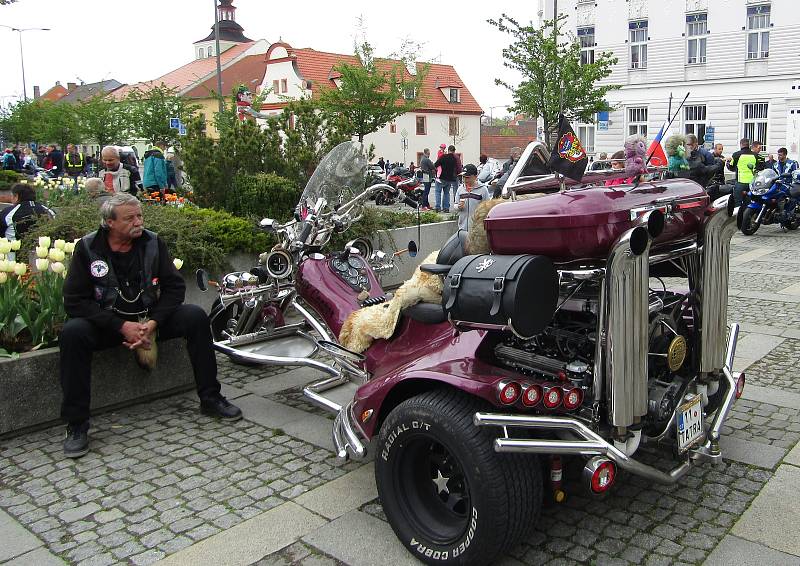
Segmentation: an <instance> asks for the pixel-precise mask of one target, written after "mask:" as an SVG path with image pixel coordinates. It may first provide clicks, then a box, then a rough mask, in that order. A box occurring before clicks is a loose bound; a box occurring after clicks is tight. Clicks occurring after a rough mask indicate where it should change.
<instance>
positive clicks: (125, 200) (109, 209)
mask: <svg viewBox="0 0 800 566" xmlns="http://www.w3.org/2000/svg"><path fill="white" fill-rule="evenodd" d="M129 205H136V206H139V207H141V206H142V203H141V202H139V199H138V198H136V197H135V196H133V195H132V194H130V193H117V194H115V195H114V196H113V197H111V198H110V199H108V200H107V201H106V202H104V203H103V206H101V207H100V216H101V217H102V220H101V221H100V224H101V225H102V226H103V227H104V228H108V221H109V220H116V219H117V207H118V206H129Z"/></svg>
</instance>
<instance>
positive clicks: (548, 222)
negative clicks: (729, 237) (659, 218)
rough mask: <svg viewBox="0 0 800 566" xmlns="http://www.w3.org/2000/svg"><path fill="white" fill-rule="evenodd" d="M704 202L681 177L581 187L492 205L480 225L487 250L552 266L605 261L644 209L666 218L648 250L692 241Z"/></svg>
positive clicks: (696, 188) (703, 195)
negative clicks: (545, 258)
mask: <svg viewBox="0 0 800 566" xmlns="http://www.w3.org/2000/svg"><path fill="white" fill-rule="evenodd" d="M708 204H709V199H708V195H707V194H706V192H705V191H704V190H703V188H702V187H701V186H700V185H698V184H697V183H695V182H694V181H690V180H687V179H668V180H662V181H652V182H647V183H641V184H640V185H639V186H638V187H634V186H633V185H617V186H614V187H587V188H580V189H571V190H568V191H566V192H563V193H553V194H549V195H546V196H540V197H538V198H533V199H530V200H524V198H523V199H520V200H516V201H509V202H506V203H503V204H500V205H498V206H495V207H494V208H493V209H492V210H491V211H490V212H489V214H488V216H487V217H486V221H485V226H486V233H487V236H488V239H489V245H490V247H491V249H492V252H494V253H496V254H539V255H546V256H548V257H550V258H551V259H552V260H553V261H556V262H569V261H574V260H580V259H598V260H605V259H606V258H607V257H608V254H609V252H610V250H611V246H612V245H613V243H614V242H615V241H617V239H618V238H619V236H620V235H621V234H623V233H624V232H625V231H627V230H628V229H630V228H631V227H633V226H635V225H636V224H637V223H639V222H640V221H641V220H640V217H641V216H642V215H644V214H646V213H647V212H649V211H650V210H654V209H658V210H661V211H662V212H663V213H664V214H665V216H666V220H667V221H666V223H665V228H664V231H663V232H662V233H661V235H660V236H658V237H657V238H656V239H655V241H654V242H653V245H652V246H651V250H656V249H658V248H659V247H663V246H666V245H670V244H673V243H676V242H683V241H689V240H695V239H697V235H698V232H699V231H700V227H701V223H702V220H703V217H704V215H705V213H706V209H707V208H708Z"/></svg>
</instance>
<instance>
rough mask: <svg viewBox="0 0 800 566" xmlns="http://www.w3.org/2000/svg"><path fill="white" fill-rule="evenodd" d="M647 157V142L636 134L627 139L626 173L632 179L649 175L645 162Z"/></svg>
mask: <svg viewBox="0 0 800 566" xmlns="http://www.w3.org/2000/svg"><path fill="white" fill-rule="evenodd" d="M646 155H647V140H646V139H645V137H644V136H641V135H639V134H634V135H632V136H628V137H627V138H626V139H625V173H627V174H628V175H629V176H630V177H635V176H637V175H641V174H642V173H647V167H645V164H644V160H645V156H646Z"/></svg>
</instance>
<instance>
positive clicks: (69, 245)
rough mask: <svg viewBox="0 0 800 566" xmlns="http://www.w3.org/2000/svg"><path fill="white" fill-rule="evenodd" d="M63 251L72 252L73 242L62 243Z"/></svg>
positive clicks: (73, 248) (73, 250) (73, 249)
mask: <svg viewBox="0 0 800 566" xmlns="http://www.w3.org/2000/svg"><path fill="white" fill-rule="evenodd" d="M64 251H65V252H67V253H68V254H71V253H74V252H75V242H67V243H66V244H64Z"/></svg>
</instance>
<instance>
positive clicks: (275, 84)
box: [272, 79, 281, 94]
mask: <svg viewBox="0 0 800 566" xmlns="http://www.w3.org/2000/svg"><path fill="white" fill-rule="evenodd" d="M272 92H274V93H275V94H280V93H281V83H280V81H279V80H278V79H275V80H274V81H272Z"/></svg>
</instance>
